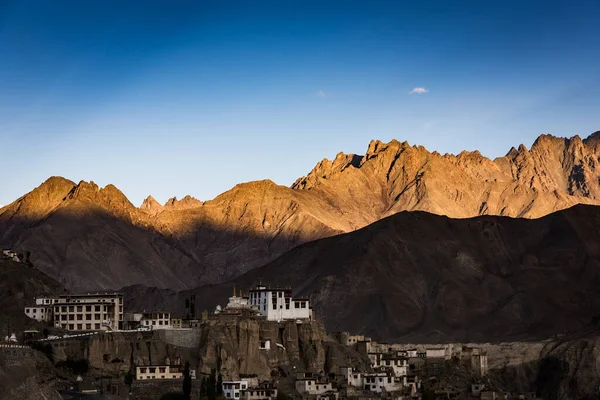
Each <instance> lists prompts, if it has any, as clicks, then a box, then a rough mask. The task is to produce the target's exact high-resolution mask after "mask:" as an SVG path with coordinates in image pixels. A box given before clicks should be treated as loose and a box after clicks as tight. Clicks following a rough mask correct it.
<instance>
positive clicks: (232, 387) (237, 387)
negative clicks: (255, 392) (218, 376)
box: [222, 380, 248, 399]
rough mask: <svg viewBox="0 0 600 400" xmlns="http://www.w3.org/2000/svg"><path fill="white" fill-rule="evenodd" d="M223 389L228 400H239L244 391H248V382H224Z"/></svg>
mask: <svg viewBox="0 0 600 400" xmlns="http://www.w3.org/2000/svg"><path fill="white" fill-rule="evenodd" d="M222 388H223V397H225V398H226V399H239V398H240V397H241V395H242V391H244V390H246V389H248V381H245V380H244V381H224V382H223V385H222Z"/></svg>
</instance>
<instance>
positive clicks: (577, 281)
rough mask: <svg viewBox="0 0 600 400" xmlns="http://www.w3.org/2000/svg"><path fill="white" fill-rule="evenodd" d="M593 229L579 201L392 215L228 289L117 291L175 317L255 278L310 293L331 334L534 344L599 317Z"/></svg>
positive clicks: (595, 220) (598, 217) (594, 221)
mask: <svg viewBox="0 0 600 400" xmlns="http://www.w3.org/2000/svg"><path fill="white" fill-rule="evenodd" d="M599 227H600V207H594V206H583V205H580V206H575V207H573V208H570V209H568V210H563V211H559V212H556V213H553V214H550V215H548V216H546V217H543V218H540V219H514V218H508V217H496V216H481V217H476V218H472V219H450V218H447V217H443V216H437V215H433V214H429V213H424V212H413V213H408V212H402V213H399V214H396V215H393V216H391V217H388V218H386V219H384V220H381V221H379V222H376V223H374V224H372V225H369V226H368V227H366V228H363V229H361V230H358V231H355V232H352V233H348V234H344V235H338V236H335V237H331V238H326V239H321V240H318V241H314V242H311V243H307V244H304V245H301V246H299V247H297V248H295V249H293V250H291V251H289V252H288V253H286V254H284V255H283V256H281V257H279V258H278V259H276V260H275V261H273V262H271V263H270V264H268V265H266V266H264V267H261V268H258V269H255V270H253V271H251V272H249V273H247V274H245V275H243V276H241V277H240V278H238V279H236V280H235V281H234V282H231V283H230V284H227V285H216V286H215V285H213V286H204V287H200V288H198V289H196V290H194V291H191V292H189V291H188V292H183V293H179V294H176V293H173V292H162V294H161V293H156V294H157V301H158V302H159V303H156V304H148V303H144V299H145V298H146V297H144V296H141V295H140V294H141V293H143V292H144V289H143V288H140V287H133V288H127V289H126V292H127V293H129V295H128V301H131V302H132V303H131V304H130V306H133V307H145V308H161V307H170V308H171V310H172V311H178V312H179V313H182V312H183V310H182V307H183V304H184V299H185V297H186V296H189V295H190V294H191V293H195V294H196V296H197V300H196V301H197V304H198V308H199V309H202V308H206V309H210V310H212V309H213V307H215V306H216V304H217V303H219V304H220V305H221V306H223V305H225V304H226V302H227V297H228V296H229V295H230V294H231V288H232V286H233V285H234V284H235V286H236V287H238V288H240V287H243V288H249V287H251V286H252V285H255V284H257V283H258V282H259V281H262V283H263V284H270V285H273V286H276V285H280V286H292V287H293V288H294V292H295V295H302V296H310V298H311V301H312V303H313V304H314V309H315V311H316V315H317V317H318V318H321V319H323V320H324V322H325V323H326V326H327V329H328V330H330V331H335V330H347V331H350V332H356V333H364V334H366V335H371V336H373V337H376V338H378V339H380V340H384V341H413V340H414V341H446V340H456V341H463V342H469V341H501V340H522V339H540V338H545V337H548V336H552V335H554V334H555V333H557V332H565V331H570V330H574V329H579V328H580V327H582V326H584V325H585V324H587V323H589V322H590V321H591V320H592V319H593V318H594V317H595V316H597V315H598V314H600V312H599V311H598V310H599V309H600V308H599V307H600V292H599V291H598V289H597V288H598V285H599V284H600V228H599ZM136 294H137V295H136ZM136 299H138V300H136ZM136 301H137V302H139V304H136Z"/></svg>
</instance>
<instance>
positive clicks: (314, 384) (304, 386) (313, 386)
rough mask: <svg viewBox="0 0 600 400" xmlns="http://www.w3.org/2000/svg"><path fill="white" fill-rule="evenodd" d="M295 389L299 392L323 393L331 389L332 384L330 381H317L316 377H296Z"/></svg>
mask: <svg viewBox="0 0 600 400" xmlns="http://www.w3.org/2000/svg"><path fill="white" fill-rule="evenodd" d="M296 390H297V391H298V393H300V394H303V393H307V394H325V393H327V392H330V391H332V390H333V385H332V384H331V382H319V381H317V380H316V379H298V380H296Z"/></svg>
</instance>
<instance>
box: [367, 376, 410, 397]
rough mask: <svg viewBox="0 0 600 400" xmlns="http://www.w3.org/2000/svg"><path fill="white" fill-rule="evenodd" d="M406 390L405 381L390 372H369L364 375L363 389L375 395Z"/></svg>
mask: <svg viewBox="0 0 600 400" xmlns="http://www.w3.org/2000/svg"><path fill="white" fill-rule="evenodd" d="M403 388H404V379H403V378H399V377H395V376H393V374H392V373H390V372H389V371H388V372H369V373H365V374H363V389H364V390H370V391H371V392H374V393H381V392H383V391H384V390H385V391H386V392H395V391H398V390H402V389H403Z"/></svg>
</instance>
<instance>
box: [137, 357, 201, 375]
mask: <svg viewBox="0 0 600 400" xmlns="http://www.w3.org/2000/svg"><path fill="white" fill-rule="evenodd" d="M183 374H184V367H183V365H181V358H180V357H166V358H165V362H164V364H158V365H142V366H138V367H136V368H135V379H138V380H149V379H183ZM190 377H191V378H192V379H196V370H195V369H193V368H190Z"/></svg>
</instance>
